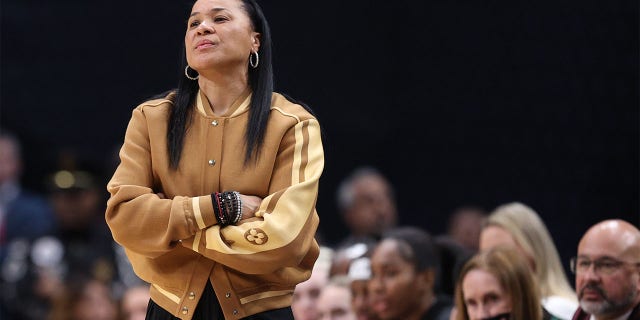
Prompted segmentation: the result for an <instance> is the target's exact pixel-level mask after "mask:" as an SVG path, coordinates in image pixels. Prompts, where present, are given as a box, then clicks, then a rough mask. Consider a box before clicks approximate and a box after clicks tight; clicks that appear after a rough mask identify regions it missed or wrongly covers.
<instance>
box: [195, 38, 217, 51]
mask: <svg viewBox="0 0 640 320" xmlns="http://www.w3.org/2000/svg"><path fill="white" fill-rule="evenodd" d="M215 45H216V43H215V42H213V41H211V40H207V39H203V40H200V41H198V43H196V49H204V48H211V47H213V46H215Z"/></svg>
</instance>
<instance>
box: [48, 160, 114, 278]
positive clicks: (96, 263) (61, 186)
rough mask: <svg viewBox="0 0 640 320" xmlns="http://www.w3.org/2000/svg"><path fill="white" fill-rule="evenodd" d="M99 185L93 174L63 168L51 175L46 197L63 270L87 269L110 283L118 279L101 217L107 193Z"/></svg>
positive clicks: (71, 271) (108, 234)
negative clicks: (53, 220) (49, 202)
mask: <svg viewBox="0 0 640 320" xmlns="http://www.w3.org/2000/svg"><path fill="white" fill-rule="evenodd" d="M101 186H102V184H99V183H98V181H96V175H95V174H94V173H91V172H89V171H86V170H77V169H68V170H67V169H63V170H59V171H57V172H55V173H54V174H53V175H51V177H50V180H49V199H50V201H51V203H52V206H53V209H54V214H55V217H56V227H57V229H56V232H55V234H54V236H55V238H56V239H57V240H58V241H60V243H61V244H62V247H63V249H64V254H63V261H61V263H63V264H64V268H65V272H66V273H67V274H73V273H75V272H79V271H82V272H85V273H86V272H89V274H91V275H92V276H93V277H95V278H98V279H100V280H103V281H105V282H106V283H110V282H112V281H115V280H116V278H117V274H116V270H117V269H116V260H115V259H116V253H115V242H114V241H113V238H112V237H111V233H110V231H109V229H108V227H107V224H106V222H105V220H104V211H105V207H104V206H105V203H106V201H105V197H106V195H105V194H106V192H105V193H104V194H103V192H101V190H102V187H101Z"/></svg>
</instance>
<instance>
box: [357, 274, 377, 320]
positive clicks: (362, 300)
mask: <svg viewBox="0 0 640 320" xmlns="http://www.w3.org/2000/svg"><path fill="white" fill-rule="evenodd" d="M368 286H369V280H353V281H351V306H352V308H353V311H354V312H355V314H356V318H357V319H358V320H372V319H377V317H376V316H375V313H374V312H373V310H372V308H371V302H370V299H371V298H370V296H369V288H368Z"/></svg>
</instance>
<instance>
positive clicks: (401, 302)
mask: <svg viewBox="0 0 640 320" xmlns="http://www.w3.org/2000/svg"><path fill="white" fill-rule="evenodd" d="M437 268H438V256H437V253H436V249H435V248H434V245H433V243H432V241H431V237H430V236H429V234H428V233H427V232H425V231H423V230H422V229H419V228H414V227H402V228H398V229H392V230H390V231H388V232H386V233H385V234H384V235H383V238H382V240H381V241H380V243H379V244H378V246H376V248H375V249H374V251H373V255H372V256H371V271H372V277H371V280H369V292H370V294H371V297H372V299H371V301H372V308H373V310H374V312H375V313H376V314H377V316H378V317H379V318H380V319H382V320H387V319H422V320H431V319H434V320H436V319H437V320H445V319H449V315H450V313H451V308H452V305H451V301H450V300H447V299H443V298H440V297H436V294H435V292H434V284H435V281H436V277H437V274H438V272H437Z"/></svg>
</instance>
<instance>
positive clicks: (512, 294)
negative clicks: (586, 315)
mask: <svg viewBox="0 0 640 320" xmlns="http://www.w3.org/2000/svg"><path fill="white" fill-rule="evenodd" d="M455 301H456V308H455V309H456V311H455V314H456V315H455V318H454V319H455V320H482V319H495V320H511V319H521V320H535V319H543V311H542V307H541V305H540V293H539V290H538V287H537V286H536V283H535V280H534V277H533V275H532V273H531V270H530V269H529V266H528V265H527V262H526V261H525V259H524V257H522V256H521V255H520V254H519V253H518V252H517V251H516V250H515V249H514V248H511V247H496V248H492V249H489V250H486V251H483V252H481V253H479V254H477V255H476V256H474V257H473V258H472V259H471V260H469V262H467V263H466V264H465V265H464V267H463V269H462V271H461V273H460V279H459V281H458V284H457V288H456V299H455Z"/></svg>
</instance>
